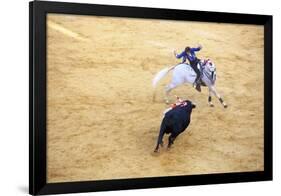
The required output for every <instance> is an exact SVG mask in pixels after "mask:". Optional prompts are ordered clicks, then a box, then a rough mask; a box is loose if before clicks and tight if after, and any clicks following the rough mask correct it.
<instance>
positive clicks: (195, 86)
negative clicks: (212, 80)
mask: <svg viewBox="0 0 281 196" xmlns="http://www.w3.org/2000/svg"><path fill="white" fill-rule="evenodd" d="M198 80H199V79H197V80H196V81H195V82H194V83H193V87H194V88H195V89H196V90H197V91H199V92H201V85H200V84H199V81H198Z"/></svg>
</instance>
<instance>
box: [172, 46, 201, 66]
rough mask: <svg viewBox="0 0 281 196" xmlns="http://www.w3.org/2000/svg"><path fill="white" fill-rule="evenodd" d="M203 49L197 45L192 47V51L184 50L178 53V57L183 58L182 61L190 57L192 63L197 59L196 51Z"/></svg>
mask: <svg viewBox="0 0 281 196" xmlns="http://www.w3.org/2000/svg"><path fill="white" fill-rule="evenodd" d="M199 50H201V47H197V48H190V53H189V54H187V53H186V52H185V51H183V52H182V53H180V54H178V55H176V57H177V58H178V59H180V58H182V63H184V62H186V59H188V61H189V63H190V64H193V62H194V61H197V57H196V54H195V52H197V51H199Z"/></svg>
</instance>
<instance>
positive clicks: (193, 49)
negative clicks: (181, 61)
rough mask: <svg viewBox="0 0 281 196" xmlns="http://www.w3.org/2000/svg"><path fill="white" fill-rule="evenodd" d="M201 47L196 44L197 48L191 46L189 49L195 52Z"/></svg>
mask: <svg viewBox="0 0 281 196" xmlns="http://www.w3.org/2000/svg"><path fill="white" fill-rule="evenodd" d="M201 49H202V46H198V47H197V48H191V49H190V50H191V51H193V52H197V51H199V50H201Z"/></svg>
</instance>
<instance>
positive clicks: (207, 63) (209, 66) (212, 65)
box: [203, 59, 216, 72]
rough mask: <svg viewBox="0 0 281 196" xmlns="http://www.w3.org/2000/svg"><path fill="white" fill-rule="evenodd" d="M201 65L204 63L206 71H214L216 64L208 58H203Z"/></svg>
mask: <svg viewBox="0 0 281 196" xmlns="http://www.w3.org/2000/svg"><path fill="white" fill-rule="evenodd" d="M203 65H204V67H205V69H206V71H208V72H215V71H216V65H215V63H213V62H212V61H211V60H210V59H207V60H204V61H203Z"/></svg>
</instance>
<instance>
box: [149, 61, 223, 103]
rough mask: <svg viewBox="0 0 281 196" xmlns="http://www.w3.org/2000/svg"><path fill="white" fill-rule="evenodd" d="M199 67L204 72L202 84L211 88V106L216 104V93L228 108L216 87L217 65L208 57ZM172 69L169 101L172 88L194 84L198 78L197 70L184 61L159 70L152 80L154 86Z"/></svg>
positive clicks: (167, 92) (167, 90)
mask: <svg viewBox="0 0 281 196" xmlns="http://www.w3.org/2000/svg"><path fill="white" fill-rule="evenodd" d="M198 66H199V65H198ZM198 68H199V69H201V72H202V75H201V81H202V83H201V85H202V86H207V87H208V88H209V97H208V103H209V105H210V106H211V107H213V106H214V104H213V103H212V95H215V96H216V97H217V98H218V99H219V101H220V103H221V104H222V105H223V107H224V108H227V104H226V103H225V102H224V101H223V99H222V98H221V96H220V95H219V94H218V92H217V90H216V88H215V82H216V65H215V64H214V63H212V62H211V61H210V60H209V59H208V60H204V61H201V67H198ZM172 70H173V76H172V80H171V82H170V83H169V84H168V85H167V86H166V88H165V93H166V101H167V102H168V101H169V99H168V97H169V93H170V92H171V90H172V89H174V88H176V87H177V86H179V85H182V84H185V83H188V84H193V83H194V82H195V79H196V72H195V71H194V70H193V69H192V67H191V66H190V65H188V64H185V63H182V64H178V65H174V66H172V67H170V68H169V67H167V68H165V69H162V70H161V71H159V72H158V73H157V74H156V75H155V77H154V79H153V81H152V86H153V87H154V88H155V87H156V85H157V83H158V82H159V81H160V80H161V79H162V78H163V77H165V76H166V75H167V74H168V73H169V72H170V71H172ZM154 96H155V95H154ZM154 96H153V99H154Z"/></svg>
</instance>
